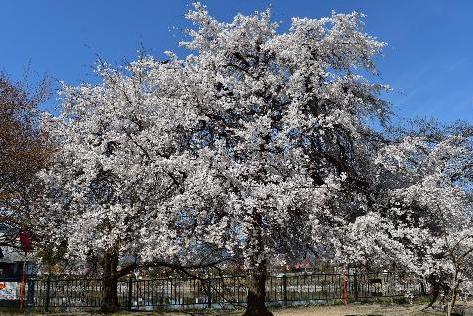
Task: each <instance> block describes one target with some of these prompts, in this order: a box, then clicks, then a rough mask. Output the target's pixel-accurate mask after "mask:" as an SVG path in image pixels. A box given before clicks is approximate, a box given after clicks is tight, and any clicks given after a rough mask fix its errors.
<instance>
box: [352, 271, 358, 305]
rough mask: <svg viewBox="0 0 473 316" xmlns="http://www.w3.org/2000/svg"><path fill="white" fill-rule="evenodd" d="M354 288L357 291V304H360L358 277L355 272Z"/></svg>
mask: <svg viewBox="0 0 473 316" xmlns="http://www.w3.org/2000/svg"><path fill="white" fill-rule="evenodd" d="M353 288H354V290H355V302H358V300H359V294H358V276H357V273H356V270H355V273H354V274H353Z"/></svg>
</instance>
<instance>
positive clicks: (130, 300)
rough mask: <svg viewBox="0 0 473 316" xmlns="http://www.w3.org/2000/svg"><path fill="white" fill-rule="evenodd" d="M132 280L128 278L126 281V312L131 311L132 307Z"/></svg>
mask: <svg viewBox="0 0 473 316" xmlns="http://www.w3.org/2000/svg"><path fill="white" fill-rule="evenodd" d="M132 296H133V279H132V278H131V276H130V278H129V279H128V310H129V311H131V308H132V305H133V297H132Z"/></svg>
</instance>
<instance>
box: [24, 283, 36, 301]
mask: <svg viewBox="0 0 473 316" xmlns="http://www.w3.org/2000/svg"><path fill="white" fill-rule="evenodd" d="M27 282H28V291H27V292H26V306H34V305H35V302H34V286H35V285H34V284H35V280H34V279H31V278H30V279H28V280H27Z"/></svg>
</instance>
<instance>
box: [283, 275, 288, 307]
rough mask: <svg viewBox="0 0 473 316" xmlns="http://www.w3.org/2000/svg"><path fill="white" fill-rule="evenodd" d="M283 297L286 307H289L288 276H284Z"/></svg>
mask: <svg viewBox="0 0 473 316" xmlns="http://www.w3.org/2000/svg"><path fill="white" fill-rule="evenodd" d="M282 297H283V304H284V306H287V276H286V275H285V274H283V275H282Z"/></svg>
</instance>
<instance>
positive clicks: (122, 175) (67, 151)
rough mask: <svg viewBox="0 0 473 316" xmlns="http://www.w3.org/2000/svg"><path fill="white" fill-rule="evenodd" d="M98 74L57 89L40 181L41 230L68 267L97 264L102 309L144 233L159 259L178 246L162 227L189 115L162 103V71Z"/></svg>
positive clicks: (156, 66)
mask: <svg viewBox="0 0 473 316" xmlns="http://www.w3.org/2000/svg"><path fill="white" fill-rule="evenodd" d="M161 68H163V71H160V69H161ZM164 68H168V70H167V71H165V70H164ZM98 74H99V75H100V76H101V78H102V83H100V84H98V85H82V86H79V87H68V86H65V87H64V89H63V101H62V107H63V109H62V113H61V115H60V116H59V117H55V118H54V117H45V118H44V130H45V131H47V132H48V134H49V136H50V140H51V142H52V144H53V145H54V146H55V148H56V151H55V156H54V163H53V165H52V166H51V168H48V169H46V170H44V171H43V172H42V173H41V174H40V177H41V179H42V180H43V181H44V183H45V185H46V187H47V189H48V191H47V192H46V194H45V200H46V203H47V207H46V210H45V215H44V216H43V217H42V219H43V223H42V225H45V227H48V230H49V232H50V234H51V238H50V242H51V243H53V244H56V249H58V248H59V247H60V246H61V245H64V242H65V244H66V245H67V250H66V256H67V258H68V259H69V261H73V262H78V263H82V264H83V269H85V268H86V266H85V265H84V264H85V263H87V262H88V261H89V262H90V261H91V260H90V259H91V258H95V260H97V261H98V262H99V263H100V266H101V270H102V278H103V280H104V281H103V282H104V284H103V289H104V297H103V305H102V310H103V311H105V312H110V311H114V310H116V309H117V308H118V298H117V280H118V278H119V277H121V276H124V275H126V274H127V273H129V272H131V271H132V269H134V268H135V267H136V264H130V263H129V264H128V265H126V266H124V267H122V268H121V269H120V268H119V267H118V266H119V260H120V258H122V257H124V256H126V255H129V256H134V257H135V258H136V260H139V259H140V255H141V254H142V251H141V250H142V249H143V247H145V246H144V244H145V243H146V242H147V240H145V239H143V238H141V237H142V233H143V231H146V229H147V228H149V226H150V225H152V226H153V227H152V229H153V232H154V233H155V234H156V236H155V238H154V240H153V242H154V243H153V245H152V247H153V249H154V251H156V252H158V253H159V254H160V259H161V260H163V261H165V260H166V258H170V257H172V256H173V254H174V253H175V252H176V251H177V250H176V249H178V248H176V247H173V246H172V245H173V244H174V242H173V240H174V239H175V236H173V235H172V233H168V230H167V227H168V226H171V224H169V225H168V223H170V222H171V221H172V220H173V219H174V218H176V217H177V216H178V215H176V213H173V211H174V209H169V208H166V205H165V204H164V201H166V200H167V199H169V198H170V197H171V196H173V195H174V194H175V193H176V192H179V190H180V189H181V186H182V182H183V181H184V179H185V173H184V172H183V171H182V170H185V168H184V167H185V166H186V165H187V162H186V161H187V160H186V154H185V153H184V154H183V155H181V151H182V150H181V147H182V144H181V143H180V142H181V139H180V138H179V135H181V134H182V132H181V131H180V129H181V128H182V127H185V125H186V122H187V121H188V120H191V121H192V120H193V118H192V117H191V116H189V115H187V113H185V112H182V111H184V110H185V108H177V107H173V106H172V105H170V104H168V103H166V102H165V98H166V95H167V94H172V89H173V88H174V87H170V89H167V88H166V85H167V82H172V80H173V71H172V69H171V68H169V67H167V66H166V65H165V64H162V63H159V62H157V61H155V60H153V59H151V58H142V59H140V60H139V61H137V62H134V63H131V64H130V65H129V66H127V67H125V68H122V69H113V68H111V67H109V66H107V65H106V64H104V63H102V64H101V65H100V66H99V67H98ZM155 85H160V89H159V90H158V89H156V88H155ZM161 92H162V93H161ZM150 216H153V220H152V221H151V220H150V218H149V217H150ZM75 269H77V266H76V267H75ZM76 271H77V270H76ZM79 271H80V270H79Z"/></svg>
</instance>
